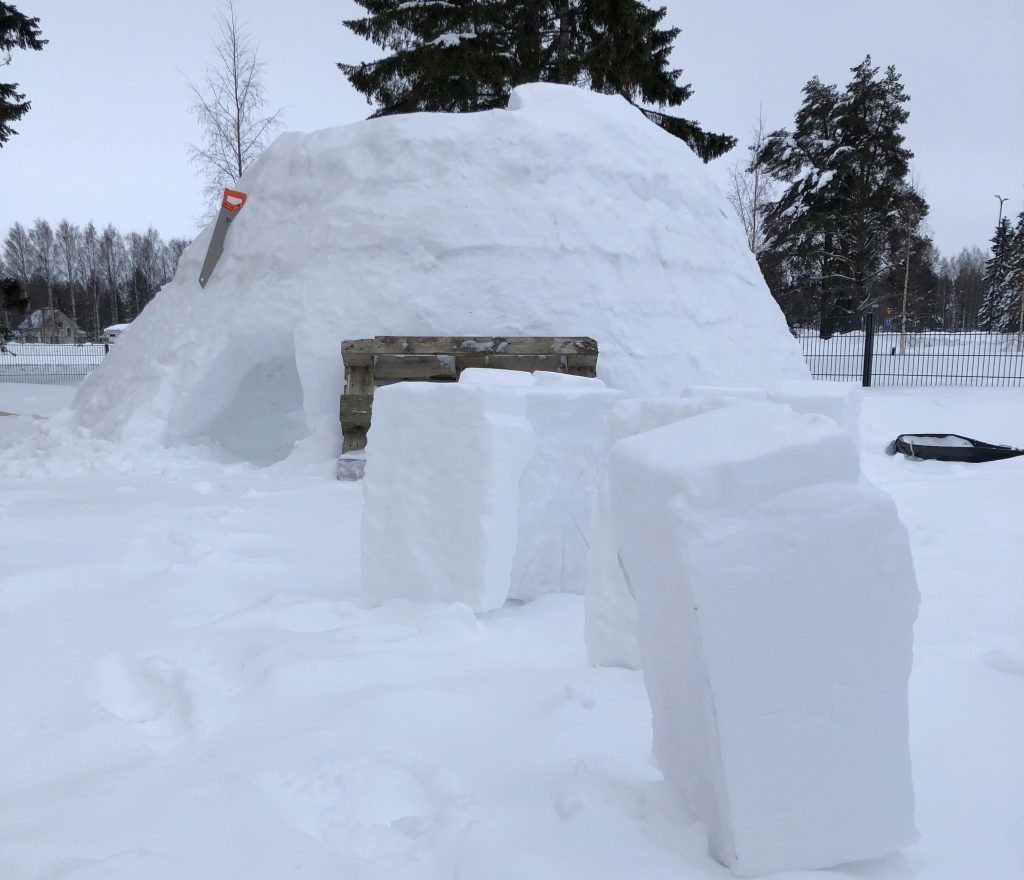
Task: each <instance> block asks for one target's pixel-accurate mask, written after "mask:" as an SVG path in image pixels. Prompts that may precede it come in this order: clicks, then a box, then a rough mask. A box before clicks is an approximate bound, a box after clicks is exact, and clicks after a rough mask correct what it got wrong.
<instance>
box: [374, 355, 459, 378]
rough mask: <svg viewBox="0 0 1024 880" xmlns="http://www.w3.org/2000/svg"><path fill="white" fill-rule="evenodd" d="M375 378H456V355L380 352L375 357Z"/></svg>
mask: <svg viewBox="0 0 1024 880" xmlns="http://www.w3.org/2000/svg"><path fill="white" fill-rule="evenodd" d="M373 376H374V380H379V379H452V380H454V379H455V356H454V355H450V354H378V355H375V356H374V358H373Z"/></svg>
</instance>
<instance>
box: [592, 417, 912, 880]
mask: <svg viewBox="0 0 1024 880" xmlns="http://www.w3.org/2000/svg"><path fill="white" fill-rule="evenodd" d="M611 488H612V503H613V507H614V510H615V522H616V534H617V536H618V541H619V546H620V554H621V558H622V562H623V566H624V569H625V572H626V575H627V577H628V579H629V583H630V586H631V588H632V590H633V593H634V595H635V596H636V599H637V608H638V617H639V619H638V632H639V644H640V653H641V658H642V662H643V671H644V680H645V683H646V685H647V690H648V694H649V696H650V700H651V709H652V716H653V724H654V753H655V757H656V759H657V761H658V764H659V765H660V767H661V769H662V771H663V772H664V773H665V776H666V777H667V778H668V779H669V780H671V781H672V782H673V783H674V784H675V785H677V786H678V787H679V788H680V790H681V791H682V792H683V794H684V796H685V798H686V800H687V802H688V804H689V806H690V808H691V809H692V811H693V812H694V814H695V815H696V816H697V817H698V818H700V819H701V820H703V821H704V822H706V823H707V825H708V828H709V833H710V846H711V852H712V855H713V856H714V857H715V858H716V859H718V860H719V861H720V862H722V863H724V864H726V865H728V866H729V867H730V868H731V869H732V870H733V872H734V873H736V874H737V875H740V876H754V875H758V874H766V873H771V872H775V871H782V870H800V869H814V868H824V867H828V866H832V865H837V864H841V863H845V862H851V861H857V860H861V859H869V858H874V857H879V856H883V855H885V854H887V853H891V852H893V851H895V850H897V849H899V848H900V847H901V846H904V845H905V844H908V843H910V842H911V841H913V840H914V838H915V836H916V831H915V828H914V819H913V808H914V798H913V788H912V783H911V776H910V756H909V748H908V721H907V680H908V677H909V673H910V665H911V650H912V627H913V622H914V619H915V617H916V613H917V606H918V593H917V587H916V583H915V579H914V570H913V564H912V561H911V556H910V549H909V542H908V538H907V534H906V531H905V529H904V528H903V526H902V525H901V523H900V521H899V519H898V517H897V515H896V510H895V507H894V505H893V504H892V502H891V500H890V499H889V498H888V497H887V496H885V495H884V494H882V493H881V492H879V491H878V490H877V489H875V488H873V487H871V486H870V485H868V484H866V483H865V482H863V481H861V480H860V478H859V468H858V460H857V449H856V446H855V445H854V444H853V443H852V442H851V441H850V439H849V438H848V436H847V435H846V434H845V433H844V432H842V431H841V430H840V429H839V428H838V427H837V426H836V425H835V424H834V423H833V422H832V421H831V420H829V419H826V418H823V417H821V416H806V415H800V414H797V413H794V412H792V411H791V410H790V409H788V408H786V407H781V406H777V405H773V404H761V403H745V404H741V405H737V406H735V407H729V408H726V409H722V410H719V411H716V412H712V413H708V414H706V415H701V416H697V417H695V418H692V419H689V420H686V421H683V422H679V423H677V424H673V425H669V426H667V427H664V428H659V429H657V430H655V431H651V432H648V433H646V434H642V435H638V436H635V437H631V438H628V439H626V440H623V441H621V442H619V443H618V444H616V446H615V447H614V449H613V453H612V465H611Z"/></svg>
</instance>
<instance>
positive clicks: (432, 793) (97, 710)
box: [0, 282, 1024, 880]
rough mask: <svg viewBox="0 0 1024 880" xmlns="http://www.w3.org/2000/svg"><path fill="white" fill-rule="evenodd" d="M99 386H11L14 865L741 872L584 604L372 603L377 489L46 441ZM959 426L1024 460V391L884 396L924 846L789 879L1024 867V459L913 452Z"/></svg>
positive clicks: (2, 860)
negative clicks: (590, 644)
mask: <svg viewBox="0 0 1024 880" xmlns="http://www.w3.org/2000/svg"><path fill="white" fill-rule="evenodd" d="M211 283H212V282H211ZM133 335H134V333H133ZM126 341H127V337H126ZM71 391H72V389H68V388H63V387H43V386H18V385H10V384H0V410H4V411H7V412H17V413H23V414H24V415H23V416H22V417H20V418H12V417H2V418H0V517H2V526H3V534H4V539H5V544H4V548H5V551H6V552H5V554H4V565H3V568H2V570H0V695H2V697H3V704H4V709H3V712H2V713H0V762H2V766H3V767H4V771H3V773H0V876H2V877H4V878H10V880H43V878H47V880H50V878H56V877H66V878H74V880H98V878H104V880H181V878H184V877H189V878H225V877H244V878H246V880H280V878H282V877H294V876H305V877H309V878H318V880H319V878H335V877H344V878H346V880H360V878H375V880H376V878H381V877H394V878H399V880H402V878H417V880H420V878H424V880H425V878H430V880H434V878H441V877H451V878H462V880H476V878H481V877H487V878H496V880H555V878H558V880H563V878H567V877H586V878H588V880H590V878H592V880H622V878H625V877H637V878H644V880H724V878H727V877H729V876H730V874H729V873H728V872H727V871H726V869H724V868H722V867H721V866H720V865H718V864H716V863H715V862H713V861H712V860H711V859H710V857H709V856H708V855H707V840H706V836H705V832H704V831H703V829H702V828H701V826H700V825H699V824H696V823H693V822H692V821H691V820H690V819H688V817H687V814H686V811H685V809H684V807H683V806H682V803H681V801H680V799H679V797H678V796H677V795H676V794H675V793H674V792H673V791H672V789H671V788H670V787H669V786H668V785H667V784H666V783H665V782H664V780H663V779H662V777H661V775H660V773H659V772H658V771H657V770H656V769H654V767H653V766H652V764H651V763H650V760H649V753H650V746H651V717H650V708H649V705H648V702H647V695H646V693H645V690H644V686H643V681H642V676H641V675H640V673H638V672H630V671H628V670H624V669H598V668H594V667H592V666H591V665H590V663H589V662H588V660H587V657H586V654H585V652H584V648H583V600H582V598H581V597H579V596H573V595H559V596H546V597H542V598H541V599H539V600H537V601H536V602H531V603H529V604H526V605H524V606H522V607H506V608H504V609H499V610H497V611H495V612H492V613H491V614H488V615H484V616H482V617H480V618H477V619H474V616H473V615H472V614H471V613H470V612H469V611H468V610H467V609H462V608H460V607H459V606H457V605H455V606H445V605H441V604H428V605H414V604H411V603H406V602H391V603H388V604H387V605H384V606H382V607H378V608H367V607H366V605H365V602H364V600H363V599H362V598H361V594H360V591H359V562H358V560H359V520H360V515H361V507H362V501H361V490H360V487H359V484H353V483H338V482H336V481H334V480H332V479H324V478H323V475H322V474H318V475H317V476H316V477H315V478H314V477H310V476H308V475H304V474H303V473H296V472H295V471H288V472H282V471H280V470H277V469H264V470H255V469H253V468H248V467H239V466H225V465H224V464H220V463H217V462H214V461H210V460H207V459H203V458H195V457H193V458H190V459H187V460H186V459H184V458H182V457H180V456H178V457H172V456H171V455H169V454H168V453H164V452H158V453H154V454H153V455H151V456H149V457H147V458H139V457H138V456H135V455H134V454H129V453H127V452H126V451H125V450H124V448H121V450H120V455H118V456H115V454H114V453H113V452H112V451H110V450H107V449H106V447H104V446H103V445H102V444H95V443H91V442H88V441H87V438H85V437H83V436H82V435H81V434H80V433H78V432H71V433H69V434H68V435H67V437H66V438H65V439H58V438H56V437H55V436H52V435H41V434H38V433H37V432H35V431H34V425H35V423H34V422H33V421H31V420H30V414H32V413H36V414H39V415H48V414H49V413H51V412H52V411H53V409H54V407H55V406H56V405H57V404H58V403H59V402H60V401H59V400H57V399H55V395H65V397H64V399H65V400H68V399H69V395H70V393H71ZM44 398H46V399H44ZM26 420H28V421H26ZM937 429H941V430H944V431H950V432H956V433H962V434H965V435H967V436H973V437H979V438H982V439H986V440H991V441H992V442H1001V443H1008V444H1012V445H1017V446H1021V445H1024V396H1022V392H1021V390H1020V389H1012V388H1008V389H995V388H971V389H942V388H938V389H936V388H929V389H908V390H899V391H897V390H876V389H870V390H868V391H867V392H866V393H865V399H864V407H863V414H862V418H861V434H862V437H863V441H862V443H863V446H862V457H861V459H862V466H863V468H864V470H865V472H866V474H867V475H868V476H869V477H870V479H871V480H872V481H874V482H876V483H877V484H878V485H880V486H881V487H882V488H883V489H884V490H885V491H886V492H888V493H890V494H891V495H892V496H893V497H894V498H895V500H896V502H897V506H898V509H899V512H900V516H901V518H902V519H903V521H904V522H905V523H906V525H907V527H908V529H909V532H910V538H911V543H912V547H913V552H914V561H915V567H916V569H917V574H918V579H919V584H920V587H921V592H922V605H921V609H920V614H919V617H918V620H917V624H916V628H915V643H914V652H915V657H914V668H913V672H912V675H911V679H910V735H911V752H912V759H913V769H914V782H915V789H916V795H917V822H918V827H919V829H920V831H921V839H920V840H919V841H918V842H917V843H915V844H913V845H912V846H909V847H907V848H906V849H905V850H904V851H903V853H902V855H899V856H893V857H889V858H885V859H881V860H877V861H874V862H869V863H861V864H858V865H851V866H845V867H840V868H836V869H831V870H824V871H816V872H814V873H813V874H810V873H807V872H784V873H782V874H779V875H776V880H911V878H912V880H964V878H986V880H987V878H993V880H996V878H998V880H1004V878H1006V880H1008V878H1017V877H1021V876H1024V846H1022V844H1021V827H1022V826H1024V763H1022V761H1021V759H1020V755H1021V752H1020V741H1021V737H1020V731H1021V730H1022V729H1024V643H1022V641H1024V640H1022V633H1024V592H1022V591H1021V589H1020V583H1021V581H1020V572H1021V571H1022V570H1024V515H1022V503H1024V502H1022V501H1021V499H1022V498H1024V460H1022V459H1012V460H1008V461H1004V462H994V463H990V464H981V465H963V464H955V463H949V462H936V461H925V462H914V461H909V460H907V459H906V458H904V457H903V456H896V457H889V456H886V455H885V454H884V448H885V445H886V443H888V442H889V441H890V440H892V439H893V438H894V437H896V436H897V434H900V433H910V432H915V431H918V432H920V431H934V430H937ZM13 434H16V435H18V443H17V445H16V446H14V447H7V446H5V444H6V443H7V442H8V440H9V439H10V436H11V435H13ZM97 456H98V458H97ZM12 475H15V476H12ZM867 549H870V548H867Z"/></svg>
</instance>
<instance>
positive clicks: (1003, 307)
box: [999, 211, 1024, 333]
mask: <svg viewBox="0 0 1024 880" xmlns="http://www.w3.org/2000/svg"><path fill="white" fill-rule="evenodd" d="M1009 251H1010V253H1009V257H1008V260H1007V262H1008V264H1009V266H1008V271H1007V273H1006V291H1005V292H1004V294H1003V298H1002V301H1001V302H1000V310H999V311H1000V318H999V321H1000V327H999V329H1001V330H1004V331H1008V332H1014V333H1020V332H1022V331H1024V321H1022V320H1021V318H1022V317H1024V211H1021V212H1020V214H1018V215H1017V225H1016V226H1015V227H1014V229H1013V238H1012V240H1011V242H1010V246H1009Z"/></svg>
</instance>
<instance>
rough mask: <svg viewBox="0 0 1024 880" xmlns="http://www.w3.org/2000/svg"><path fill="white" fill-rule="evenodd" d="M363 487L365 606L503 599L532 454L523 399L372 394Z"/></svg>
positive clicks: (460, 388) (473, 393)
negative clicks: (374, 602) (390, 601)
mask: <svg viewBox="0 0 1024 880" xmlns="http://www.w3.org/2000/svg"><path fill="white" fill-rule="evenodd" d="M369 446H370V448H371V449H372V450H373V454H372V455H371V456H370V457H369V458H368V459H367V463H366V473H365V477H364V480H363V493H364V499H365V500H364V506H363V519H362V584H363V589H364V591H365V592H366V594H367V595H368V596H369V597H371V598H372V599H376V600H378V601H386V600H388V599H412V600H419V601H430V602H462V603H464V604H466V605H468V606H469V607H470V608H472V609H473V610H474V611H477V612H481V611H489V610H491V609H494V608H498V607H500V606H501V605H502V604H504V602H505V601H506V599H507V598H508V595H509V587H510V584H511V580H510V572H511V570H512V559H513V556H514V555H515V552H516V536H517V530H518V521H519V481H520V478H521V477H522V473H523V469H524V468H525V466H526V463H527V462H528V461H529V460H530V457H531V456H532V454H533V430H532V429H531V427H530V423H529V422H528V421H527V420H526V416H525V402H524V400H523V398H522V396H520V395H515V394H509V393H507V392H506V391H504V390H502V389H500V388H493V387H490V388H486V387H473V386H467V385H459V384H454V383H452V384H439V383H432V382H401V383H398V384H395V385H389V386H386V387H383V388H379V389H378V390H377V393H376V395H375V397H374V407H373V426H372V427H371V428H370V442H369Z"/></svg>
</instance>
